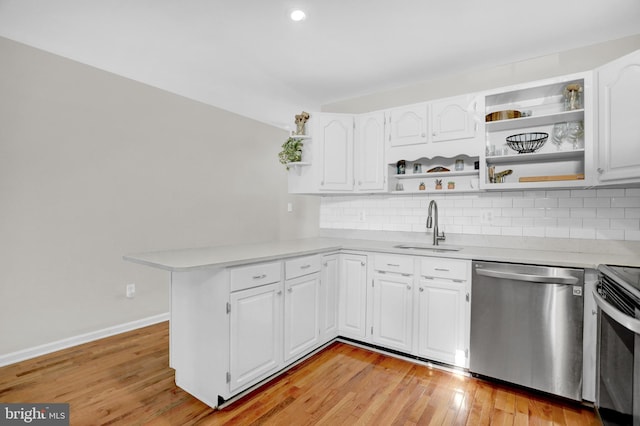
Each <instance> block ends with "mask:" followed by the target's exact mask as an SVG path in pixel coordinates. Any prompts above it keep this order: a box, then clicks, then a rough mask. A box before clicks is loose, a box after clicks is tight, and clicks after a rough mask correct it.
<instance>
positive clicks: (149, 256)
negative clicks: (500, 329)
mask: <svg viewBox="0 0 640 426" xmlns="http://www.w3.org/2000/svg"><path fill="white" fill-rule="evenodd" d="M404 243H406V241H378V240H365V239H350V238H324V237H318V238H303V239H295V240H282V241H272V242H266V243H255V244H233V245H223V246H215V247H202V248H188V249H176V250H163V251H151V252H144V253H134V254H128V255H125V256H123V259H124V260H127V261H130V262H134V263H139V264H142V265H147V266H151V267H155V268H160V269H164V270H167V271H173V272H181V271H189V270H194V269H202V268H221V267H227V266H236V265H244V264H249V263H256V262H266V261H271V260H278V259H284V258H290V257H297V256H304V255H312V254H319V253H329V252H333V251H338V250H349V251H365V252H381V253H395V254H404V255H414V256H431V257H447V258H457V259H468V260H485V261H496V262H511V263H527V264H534V265H549V266H565V267H575V268H591V269H594V268H596V267H597V266H598V265H600V264H614V265H624V266H636V267H640V256H638V255H636V254H619V253H618V254H611V253H605V252H602V253H592V252H588V253H583V252H571V251H554V250H540V249H528V248H499V247H481V246H471V245H469V246H467V245H457V246H456V247H457V248H460V250H459V251H435V250H433V248H435V247H431V248H430V249H420V248H418V249H413V248H399V247H396V246H398V245H401V244H404ZM425 246H428V244H425ZM441 247H442V248H445V249H446V248H448V247H450V246H448V245H446V244H443V245H442V246H441Z"/></svg>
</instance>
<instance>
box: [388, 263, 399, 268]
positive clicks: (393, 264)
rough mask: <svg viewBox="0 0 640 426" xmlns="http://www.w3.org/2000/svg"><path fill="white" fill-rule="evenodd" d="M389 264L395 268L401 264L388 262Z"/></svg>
mask: <svg viewBox="0 0 640 426" xmlns="http://www.w3.org/2000/svg"><path fill="white" fill-rule="evenodd" d="M387 266H393V267H394V268H398V267H399V266H400V265H399V264H397V263H387Z"/></svg>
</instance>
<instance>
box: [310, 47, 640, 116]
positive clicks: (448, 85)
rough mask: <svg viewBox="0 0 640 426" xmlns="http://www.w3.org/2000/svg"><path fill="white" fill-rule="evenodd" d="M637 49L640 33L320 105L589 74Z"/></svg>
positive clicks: (392, 102)
mask: <svg viewBox="0 0 640 426" xmlns="http://www.w3.org/2000/svg"><path fill="white" fill-rule="evenodd" d="M638 49H640V34H637V35H635V36H631V37H626V38H623V39H619V40H612V41H610V42H606V43H600V44H596V45H592V46H588V47H584V48H580V49H574V50H569V51H565V52H559V53H556V54H554V55H547V56H541V57H538V58H532V59H528V60H525V61H520V62H515V63H510V64H503V65H498V66H495V67H492V68H483V69H471V70H468V71H466V72H464V73H461V74H455V75H449V76H446V77H442V78H437V79H433V80H428V81H424V82H422V83H418V84H412V85H408V86H404V87H399V88H397V89H394V90H387V91H382V92H376V93H372V94H370V95H366V96H361V97H357V98H353V99H346V100H343V101H340V102H335V103H330V104H326V105H323V106H322V110H323V111H327V112H342V113H362V112H368V111H377V110H381V109H385V108H391V107H395V106H400V105H408V104H412V103H416V102H423V101H428V100H432V99H440V98H446V97H449V96H455V95H461V94H465V93H473V92H477V91H481V90H487V89H493V88H498V87H503V86H509V85H512V84H518V83H525V82H528V81H535V80H540V79H544V78H549V77H556V76H560V75H564V74H572V73H575V72H582V71H588V70H591V69H594V68H597V67H598V66H600V65H602V64H604V63H606V62H609V61H611V60H613V59H616V58H618V57H620V56H624V55H625V54H627V53H630V52H633V51H635V50H638Z"/></svg>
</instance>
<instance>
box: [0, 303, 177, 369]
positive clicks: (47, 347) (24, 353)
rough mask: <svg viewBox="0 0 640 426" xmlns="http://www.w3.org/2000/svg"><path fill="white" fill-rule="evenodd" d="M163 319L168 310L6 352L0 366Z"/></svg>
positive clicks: (0, 359) (166, 318)
mask: <svg viewBox="0 0 640 426" xmlns="http://www.w3.org/2000/svg"><path fill="white" fill-rule="evenodd" d="M164 321H169V313H168V312H166V313H164V314H158V315H154V316H151V317H147V318H142V319H139V320H136V321H131V322H127V323H124V324H119V325H114V326H113V327H108V328H103V329H102V330H96V331H92V332H90V333H85V334H80V335H78V336H73V337H69V338H66V339H62V340H58V341H55V342H51V343H46V344H44V345H40V346H34V347H32V348H27V349H23V350H20V351H17V352H12V353H8V354H6V355H0V367H4V366H6V365H9V364H15V363H16V362H20V361H24V360H27V359H31V358H35V357H37V356H40V355H46V354H50V353H52V352H56V351H59V350H61V349H66V348H70V347H72V346H77V345H81V344H83V343H89V342H92V341H94V340H98V339H102V338H104V337H109V336H114V335H116V334H120V333H125V332H127V331H131V330H136V329H138V328H142V327H146V326H148V325H153V324H158V323H160V322H164Z"/></svg>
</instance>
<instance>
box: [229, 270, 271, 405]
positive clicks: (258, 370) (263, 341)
mask: <svg viewBox="0 0 640 426" xmlns="http://www.w3.org/2000/svg"><path fill="white" fill-rule="evenodd" d="M228 310H229V311H230V312H229V315H230V321H229V344H230V347H229V361H230V366H229V375H228V378H227V380H228V381H229V390H230V392H231V393H234V392H237V391H240V390H242V389H244V388H247V387H248V386H250V385H252V384H254V383H256V382H257V381H258V380H261V379H263V378H265V377H267V376H268V375H270V374H271V373H274V372H275V371H277V370H278V369H279V368H280V367H281V365H282V284H281V283H280V282H278V283H274V284H268V285H263V286H260V287H254V288H250V289H246V290H241V291H236V292H232V293H231V295H230V297H229V309H228Z"/></svg>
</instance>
